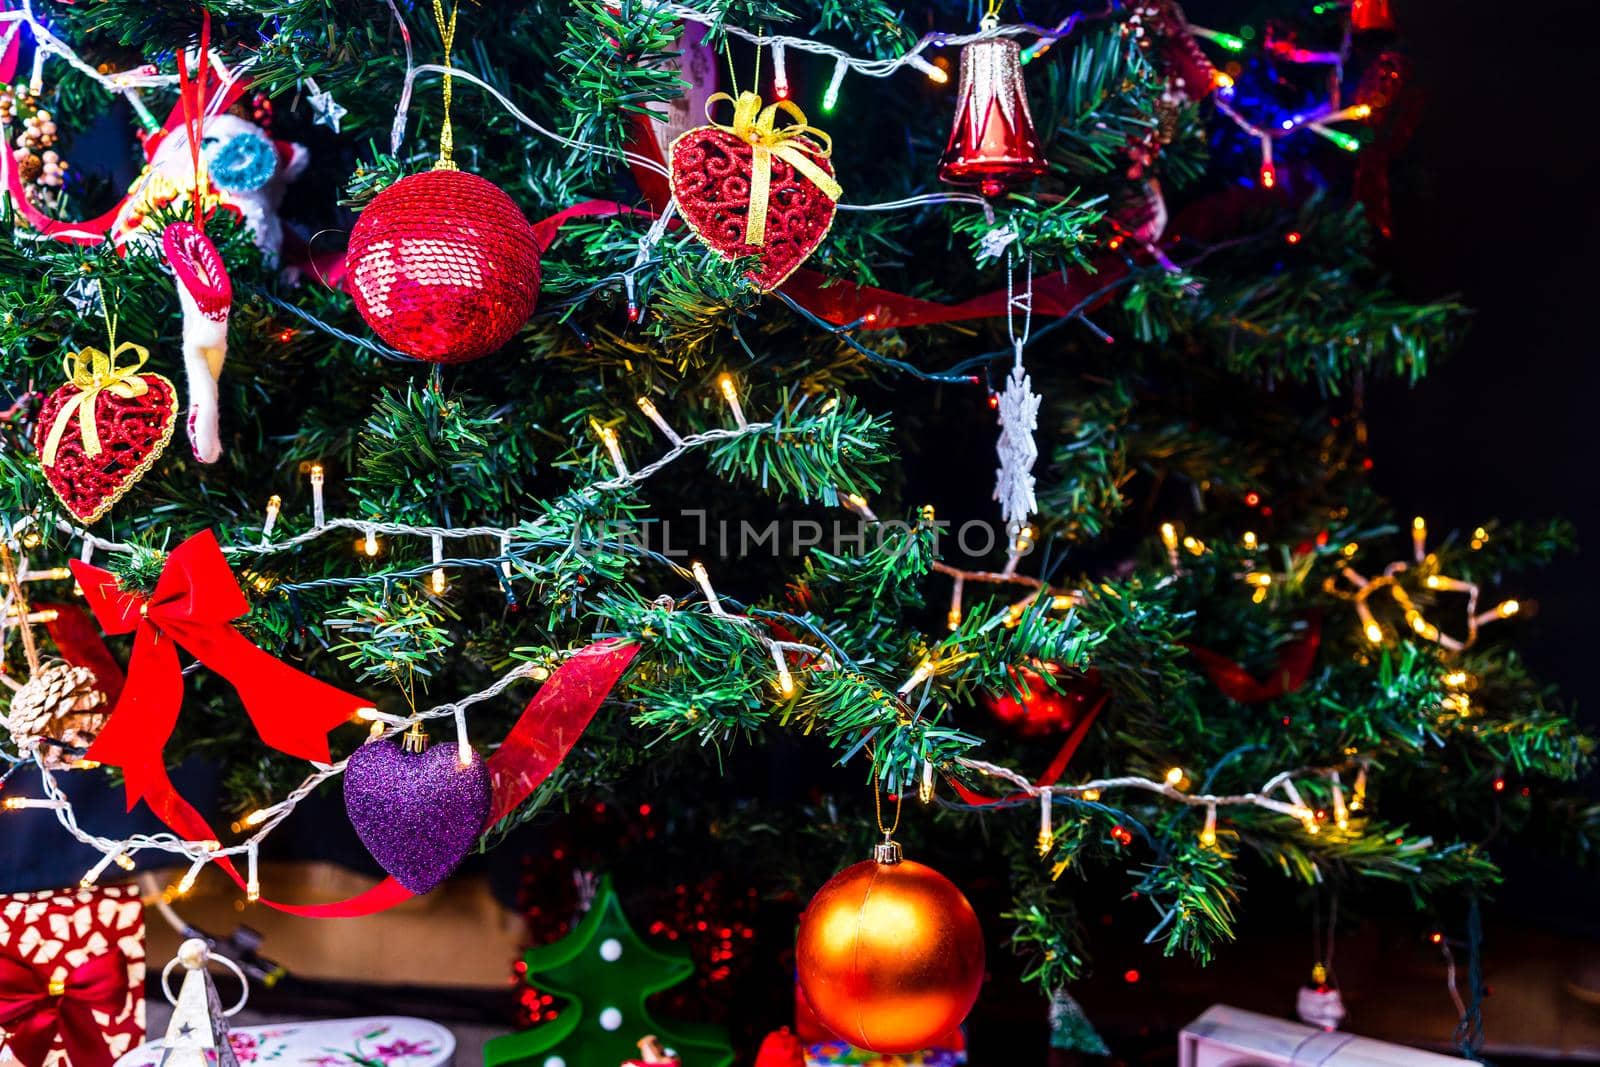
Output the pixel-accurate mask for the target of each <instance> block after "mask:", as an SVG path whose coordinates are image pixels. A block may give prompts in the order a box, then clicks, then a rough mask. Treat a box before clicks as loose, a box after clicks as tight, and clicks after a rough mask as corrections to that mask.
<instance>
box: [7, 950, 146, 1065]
mask: <svg viewBox="0 0 1600 1067" xmlns="http://www.w3.org/2000/svg"><path fill="white" fill-rule="evenodd" d="M54 971H55V968H54V967H53V966H48V967H45V968H43V969H40V968H37V967H36V966H35V965H34V964H31V963H29V962H28V961H27V960H25V959H23V958H22V957H21V956H18V955H17V954H16V952H15V950H13V949H10V948H0V1032H3V1033H4V1035H5V1042H4V1043H5V1045H6V1047H7V1048H9V1049H10V1050H11V1053H12V1055H14V1056H16V1058H17V1060H18V1062H20V1063H21V1064H22V1067H43V1064H44V1061H45V1059H46V1057H48V1056H49V1055H50V1050H51V1048H53V1047H54V1046H55V1043H56V1038H58V1037H59V1038H60V1039H61V1043H62V1044H63V1045H64V1046H66V1050H67V1059H68V1061H69V1062H70V1063H71V1064H72V1067H111V1050H110V1049H108V1048H106V1045H105V1042H104V1041H102V1040H101V1039H100V1029H101V1027H100V1024H99V1023H98V1022H96V1021H95V1018H94V1013H95V1012H97V1011H98V1012H102V1013H105V1014H109V1015H112V1016H115V1015H117V1013H119V1012H121V1011H122V1009H123V1007H124V1006H125V1005H126V1003H127V1000H128V961H127V958H126V957H124V956H123V955H122V953H121V952H120V951H118V950H117V949H112V950H111V951H110V952H107V953H105V954H104V955H100V956H95V957H94V958H92V959H90V960H87V961H86V962H84V963H82V964H80V965H78V966H77V967H74V968H73V969H72V970H71V971H69V972H68V973H67V977H66V980H65V981H63V982H61V983H60V984H55V985H53V984H52V983H51V980H50V976H51V974H52V973H53V972H54Z"/></svg>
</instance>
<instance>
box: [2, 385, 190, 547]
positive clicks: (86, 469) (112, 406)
mask: <svg viewBox="0 0 1600 1067" xmlns="http://www.w3.org/2000/svg"><path fill="white" fill-rule="evenodd" d="M139 377H140V378H143V379H144V383H145V391H144V393H143V394H142V395H140V396H135V397H122V396H117V395H116V394H115V393H113V392H112V391H111V390H110V389H103V390H101V391H100V393H99V394H98V395H97V396H96V397H95V407H94V416H95V428H96V431H97V433H98V434H99V437H100V453H99V455H96V456H94V457H92V458H91V457H90V456H89V455H88V454H87V453H86V452H85V451H84V448H83V423H82V420H81V418H80V416H79V413H78V412H73V414H72V415H71V416H70V421H69V422H68V423H67V427H66V430H65V432H63V433H62V435H61V441H60V443H59V444H58V445H57V446H56V456H55V462H54V463H51V464H48V465H46V466H45V468H44V476H45V480H46V481H48V482H49V483H50V488H51V489H53V490H54V491H55V494H56V496H58V497H60V498H61V503H63V504H65V505H66V508H67V510H68V511H70V512H72V515H73V517H74V518H76V519H77V520H78V521H79V522H82V523H86V524H87V523H92V522H94V521H95V520H97V519H99V518H100V516H102V515H104V514H105V513H106V512H108V511H110V510H111V506H112V505H113V504H115V503H116V502H117V501H118V500H121V499H122V495H123V494H124V493H126V492H127V491H128V490H129V489H130V488H132V486H133V483H134V482H137V481H138V480H139V479H140V478H142V477H144V473H145V471H147V470H149V469H150V467H151V465H152V464H154V463H155V461H156V460H157V459H159V458H160V457H161V453H162V451H163V450H164V449H165V448H166V447H167V442H168V441H170V440H172V430H173V427H175V426H176V425H177V424H178V391H177V389H175V388H173V385H172V383H171V382H170V381H168V380H167V379H166V378H163V377H162V376H161V375H159V374H141V375H139ZM79 392H81V390H80V389H79V388H78V387H77V386H75V385H73V384H72V383H71V382H68V383H66V384H65V385H63V386H62V387H61V388H59V389H57V390H56V391H55V392H53V393H51V394H50V395H49V396H48V397H46V398H45V402H44V406H43V407H41V408H40V409H39V422H38V425H37V426H36V427H35V428H34V436H33V445H34V449H35V450H36V451H37V452H38V453H39V456H40V462H41V463H43V462H44V445H45V439H46V438H47V437H48V436H49V434H50V428H51V427H52V426H54V425H55V423H56V419H57V418H58V417H59V416H60V414H61V409H62V408H63V407H65V406H66V405H67V402H68V401H70V400H71V399H72V398H73V397H74V396H76V395H77V394H78V393H79Z"/></svg>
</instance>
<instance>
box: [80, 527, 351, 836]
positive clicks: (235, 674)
mask: <svg viewBox="0 0 1600 1067" xmlns="http://www.w3.org/2000/svg"><path fill="white" fill-rule="evenodd" d="M70 566H71V568H72V573H73V576H74V577H76V578H77V579H78V585H79V586H80V587H81V588H82V589H83V595H84V599H85V600H87V601H88V603H89V608H90V610H92V611H93V612H94V615H95V618H96V619H98V620H99V622H100V626H101V628H102V629H104V630H105V632H106V633H108V634H125V633H129V632H132V633H133V634H134V640H133V656H132V658H131V659H130V660H129V661H128V678H127V682H126V684H125V685H124V687H123V690H122V695H121V697H120V698H119V699H118V701H117V704H116V707H115V708H113V709H112V714H111V718H110V720H109V721H108V722H107V723H106V727H105V729H104V730H102V731H101V732H100V736H99V737H98V738H96V739H95V743H94V744H93V745H92V746H90V749H89V753H88V758H89V759H91V760H95V761H98V762H100V763H106V764H110V765H112V766H116V767H121V768H122V770H123V773H124V774H125V775H126V776H127V782H128V808H129V810H132V808H133V806H134V805H135V804H137V803H138V802H139V800H140V799H141V798H147V799H149V800H150V801H151V806H152V807H154V808H156V809H157V814H161V810H160V809H161V807H163V806H164V805H163V804H161V803H160V802H161V801H162V800H163V799H164V798H165V797H166V796H167V795H168V794H171V792H172V783H171V781H170V780H169V779H168V778H167V770H166V766H165V761H164V758H163V754H162V750H163V749H164V748H165V747H166V743H167V739H168V738H169V737H171V736H172V730H173V728H174V727H175V726H176V725H177V722H178V710H179V708H180V707H181V706H182V704H183V671H182V668H181V666H180V665H179V663H178V648H179V647H180V646H181V647H182V648H183V649H185V650H186V651H187V652H189V654H190V655H192V656H194V657H195V658H196V659H198V660H199V661H200V662H201V663H203V664H205V666H206V667H208V668H210V669H211V670H213V671H215V672H216V673H218V674H220V675H222V676H223V677H225V678H227V679H228V681H230V682H231V683H233V687H234V688H235V689H237V690H238V691H239V697H240V699H241V700H243V701H244V706H245V711H246V712H247V713H248V714H249V716H250V719H251V721H252V722H253V723H254V724H255V727H256V732H257V733H259V734H260V735H261V739H262V740H263V741H265V742H266V743H267V744H268V745H271V746H272V747H273V748H275V749H278V750H279V751H280V752H286V753H288V754H289V755H291V756H298V757H299V758H301V759H306V760H317V761H320V762H327V760H328V758H329V754H328V731H330V730H332V729H333V728H334V727H335V726H338V725H339V724H340V723H343V722H347V721H349V720H350V719H351V718H352V717H353V716H354V715H355V714H356V712H357V710H359V709H360V708H363V707H366V706H368V705H367V702H366V701H364V700H362V699H361V698H360V697H356V696H352V695H350V694H349V693H346V692H343V691H342V690H339V689H336V688H334V687H333V686H331V685H328V684H327V683H325V682H319V681H317V680H316V679H315V678H312V677H311V676H310V675H307V674H304V673H302V672H300V671H298V670H296V669H295V668H293V667H291V666H289V665H288V664H287V663H284V662H283V661H282V660H279V659H275V658H273V657H272V656H270V655H268V654H267V653H265V652H263V651H262V650H261V649H259V648H257V647H256V646H255V645H253V644H251V643H250V641H249V639H247V638H246V637H245V636H244V635H243V634H241V633H240V632H239V631H238V630H237V629H235V628H234V626H233V620H234V619H237V618H240V617H241V616H243V615H245V614H246V613H247V612H249V610H250V605H249V602H248V601H246V600H245V597H244V593H243V592H242V591H240V589H239V583H238V582H236V581H235V580H234V577H233V572H232V571H231V570H229V569H228V561H227V560H226V559H224V558H223V555H222V549H221V548H220V547H218V545H217V539H216V535H214V534H213V533H212V532H211V531H210V530H205V531H202V532H201V533H198V534H195V535H194V536H193V537H191V538H189V539H188V540H187V541H185V542H183V544H181V545H179V546H178V547H177V548H175V549H173V550H172V553H171V554H170V555H169V556H168V557H167V562H166V565H165V566H164V567H163V568H162V570H161V576H160V578H158V579H157V580H156V588H155V592H154V593H153V594H151V596H150V597H149V598H148V599H146V598H145V597H143V596H140V595H139V594H138V593H135V592H130V591H125V590H122V589H119V588H118V587H117V579H116V577H115V576H114V575H113V574H111V573H110V572H109V571H105V570H102V569H100V568H99V567H95V566H91V565H90V564H87V563H84V562H82V561H81V560H73V561H72V562H71V564H70Z"/></svg>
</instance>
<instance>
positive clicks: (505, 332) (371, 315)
mask: <svg viewBox="0 0 1600 1067" xmlns="http://www.w3.org/2000/svg"><path fill="white" fill-rule="evenodd" d="M539 251H540V250H539V244H538V241H537V240H536V239H535V238H534V234H533V227H532V226H530V225H528V220H527V219H526V218H524V217H523V214H522V211H521V209H520V208H518V207H517V205H516V203H515V202H514V201H512V199H511V198H510V197H509V196H507V195H506V194H505V193H504V192H502V191H501V190H500V188H499V187H498V186H496V185H495V184H494V183H493V182H490V181H488V180H486V179H484V178H480V177H478V176H477V175H476V174H468V173H466V172H465V171H459V170H431V171H425V172H423V173H421V174H413V175H411V176H410V177H407V178H402V179H401V180H400V181H398V182H395V183H394V184H393V185H391V186H389V188H387V189H385V190H384V191H383V192H381V193H379V194H378V195H377V197H375V198H374V199H373V201H372V203H371V204H370V205H368V206H367V208H366V210H365V211H363V212H362V213H361V218H360V219H359V220H358V221H357V222H356V225H355V229H354V230H353V231H352V232H351V234H350V250H349V253H348V255H347V257H346V265H347V268H348V270H349V282H348V288H349V290H350V293H351V295H352V296H354V297H355V301H356V307H357V308H358V309H359V310H360V312H361V317H362V318H363V319H365V320H366V321H367V325H369V326H371V327H372V328H373V330H374V331H376V332H377V334H378V336H379V337H381V338H383V339H384V340H385V341H387V342H388V343H389V344H391V345H393V346H394V347H395V348H398V349H399V350H400V351H402V352H404V353H406V354H407V355H410V356H416V357H417V358H418V359H425V360H428V361H430V362H434V363H463V362H466V361H467V360H470V359H478V358H479V357H481V356H486V355H488V354H489V353H490V352H493V351H495V350H496V349H498V348H500V347H501V346H502V345H504V344H505V343H506V342H507V341H509V340H511V338H512V337H513V336H515V334H516V332H517V331H518V330H520V329H521V328H522V325H523V323H525V322H527V321H528V316H530V315H532V314H533V307H534V304H535V303H536V302H537V301H538V299H539Z"/></svg>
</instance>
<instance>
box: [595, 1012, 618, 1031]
mask: <svg viewBox="0 0 1600 1067" xmlns="http://www.w3.org/2000/svg"><path fill="white" fill-rule="evenodd" d="M600 1029H602V1030H620V1029H622V1013H621V1012H620V1011H618V1010H617V1009H616V1008H606V1009H605V1010H603V1011H601V1012H600Z"/></svg>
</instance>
